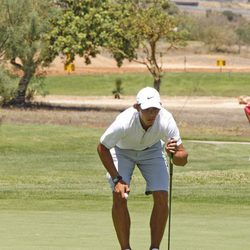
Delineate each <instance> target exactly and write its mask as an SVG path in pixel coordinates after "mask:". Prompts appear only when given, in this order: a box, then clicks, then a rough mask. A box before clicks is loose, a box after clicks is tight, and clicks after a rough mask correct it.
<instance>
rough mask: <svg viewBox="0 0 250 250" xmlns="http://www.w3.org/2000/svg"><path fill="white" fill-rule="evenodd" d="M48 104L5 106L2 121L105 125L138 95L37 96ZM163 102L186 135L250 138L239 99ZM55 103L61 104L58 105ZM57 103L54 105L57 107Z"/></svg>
mask: <svg viewBox="0 0 250 250" xmlns="http://www.w3.org/2000/svg"><path fill="white" fill-rule="evenodd" d="M41 100H43V103H44V104H46V105H47V106H46V105H45V106H44V108H43V109H34V108H32V109H22V110H16V109H2V110H1V113H0V119H1V122H2V123H18V124H23V123H32V124H56V125H71V126H77V127H83V129H84V127H86V126H87V127H93V128H103V129H105V128H106V127H107V126H108V125H109V124H110V123H111V122H112V121H113V120H114V119H115V117H116V116H117V115H118V114H119V113H120V112H121V111H122V110H124V109H125V108H127V107H129V106H131V105H133V103H134V97H124V98H123V99H121V100H116V99H112V98H111V97H101V98H100V97H65V96H59V97H58V96H57V97H55V96H54V97H53V96H48V97H46V98H41V97H39V98H37V101H41ZM162 103H163V106H164V107H165V108H167V109H168V110H169V111H170V112H171V113H172V114H173V115H174V117H175V120H176V121H177V124H178V126H179V128H180V130H181V131H183V133H184V134H186V136H191V135H195V136H196V137H197V138H198V137H199V136H202V134H207V135H214V136H223V135H224V136H234V137H236V136H238V137H239V138H241V140H244V138H245V139H246V140H248V141H249V140H250V133H249V128H250V125H249V123H248V122H247V119H246V117H245V113H244V111H243V107H244V106H243V105H239V104H238V101H237V99H234V98H222V97H213V98H208V97H171V98H170V97H163V98H162ZM55 106H56V107H57V108H55ZM53 107H54V108H53Z"/></svg>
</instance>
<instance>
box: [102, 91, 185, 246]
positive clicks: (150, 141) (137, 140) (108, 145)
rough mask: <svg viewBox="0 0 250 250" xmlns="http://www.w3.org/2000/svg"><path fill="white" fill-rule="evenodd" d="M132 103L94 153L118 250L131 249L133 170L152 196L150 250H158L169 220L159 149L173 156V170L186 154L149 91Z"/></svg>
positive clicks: (166, 114)
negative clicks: (106, 187)
mask: <svg viewBox="0 0 250 250" xmlns="http://www.w3.org/2000/svg"><path fill="white" fill-rule="evenodd" d="M136 101H137V102H136V104H135V105H134V106H133V107H131V108H128V109H126V110H125V111H123V112H122V113H121V114H119V115H118V116H117V118H116V120H115V121H114V122H113V123H112V124H111V125H110V127H109V128H108V129H107V130H106V131H105V133H104V134H103V135H102V137H101V139H100V143H99V145H98V147H97V151H98V153H99V156H100V158H101V161H102V163H103V165H104V167H105V168H106V170H107V171H108V177H109V183H110V185H111V188H112V191H113V207H112V217H113V222H114V227H115V230H116V234H117V237H118V240H119V243H120V246H121V249H122V250H131V247H130V242H129V235H130V216H129V211H128V208H127V199H126V198H127V195H128V194H129V192H130V181H131V178H132V174H133V171H134V168H135V166H137V167H138V168H139V170H140V172H141V174H142V176H143V177H144V179H145V181H146V194H151V193H152V195H153V201H154V206H153V210H152V214H151V219H150V229H151V245H150V250H153V249H154V250H157V249H159V247H160V243H161V240H162V237H163V234H164V230H165V226H166V222H167V218H168V169H167V162H166V159H165V154H164V153H165V152H164V147H165V150H166V152H167V153H168V154H169V155H170V154H172V156H173V162H174V164H175V165H179V166H184V165H185V164H186V163H187V158H188V154H187V152H186V150H185V148H184V146H183V145H182V141H181V138H180V134H179V130H178V128H177V125H176V123H175V121H174V119H173V116H172V115H171V114H170V113H169V112H168V111H167V110H166V109H164V108H163V107H162V106H161V100H160V95H159V93H158V92H157V91H156V90H155V89H154V88H150V87H146V88H143V89H141V90H140V91H139V93H138V94H137V96H136ZM164 142H165V144H164ZM164 145H165V146H164Z"/></svg>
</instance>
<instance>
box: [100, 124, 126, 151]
mask: <svg viewBox="0 0 250 250" xmlns="http://www.w3.org/2000/svg"><path fill="white" fill-rule="evenodd" d="M124 134H125V132H124V128H123V126H122V123H121V122H120V121H119V119H116V120H115V121H114V122H113V123H112V124H111V125H110V126H109V127H108V128H107V130H106V131H105V132H104V134H103V135H102V136H101V139H100V142H101V144H103V145H104V146H105V147H106V148H108V149H111V148H113V147H114V146H115V145H116V144H117V143H118V141H119V140H120V139H121V138H122V137H123V136H124Z"/></svg>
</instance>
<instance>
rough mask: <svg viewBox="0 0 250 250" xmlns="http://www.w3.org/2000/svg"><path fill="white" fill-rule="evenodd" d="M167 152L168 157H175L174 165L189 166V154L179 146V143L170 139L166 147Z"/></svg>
mask: <svg viewBox="0 0 250 250" xmlns="http://www.w3.org/2000/svg"><path fill="white" fill-rule="evenodd" d="M165 149H166V152H167V154H168V155H171V154H172V155H173V163H174V164H175V165H177V166H185V165H186V164H187V159H188V153H187V151H186V150H185V148H184V147H183V145H182V144H180V145H178V146H177V141H176V140H174V139H170V140H169V141H168V142H167V144H166V146H165Z"/></svg>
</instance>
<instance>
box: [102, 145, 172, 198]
mask: <svg viewBox="0 0 250 250" xmlns="http://www.w3.org/2000/svg"><path fill="white" fill-rule="evenodd" d="M110 152H111V155H112V157H113V161H114V164H115V166H116V168H117V170H118V172H119V174H120V175H121V176H122V178H123V180H124V181H125V182H126V183H127V184H128V185H130V181H131V178H132V175H133V171H134V169H135V166H136V165H137V167H138V168H139V170H140V172H141V174H142V176H143V177H144V179H145V181H146V192H145V193H146V194H149V193H151V192H152V191H168V165H167V161H166V158H165V154H164V151H163V146H162V143H161V141H159V142H157V143H156V144H154V145H153V146H151V147H149V148H146V149H144V150H142V151H137V150H131V149H120V148H118V147H114V148H112V149H111V150H110ZM107 177H108V180H109V183H110V186H111V189H112V190H114V184H113V182H112V180H111V178H110V175H107Z"/></svg>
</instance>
